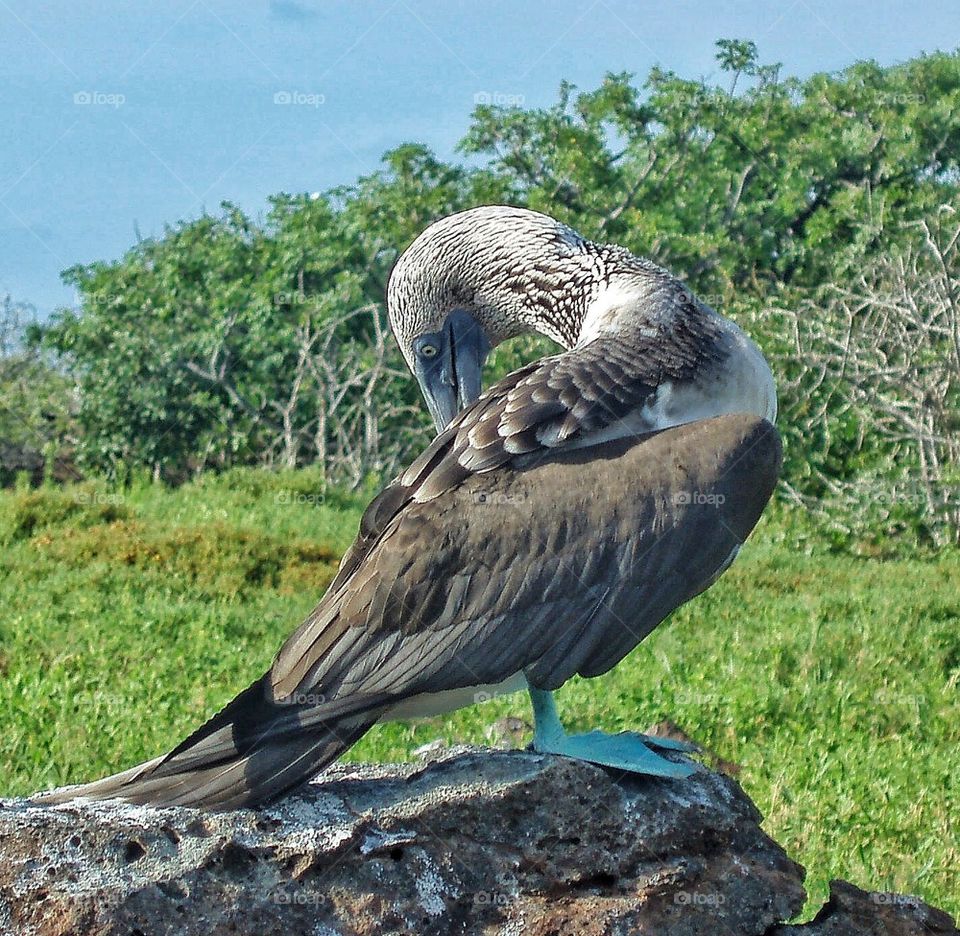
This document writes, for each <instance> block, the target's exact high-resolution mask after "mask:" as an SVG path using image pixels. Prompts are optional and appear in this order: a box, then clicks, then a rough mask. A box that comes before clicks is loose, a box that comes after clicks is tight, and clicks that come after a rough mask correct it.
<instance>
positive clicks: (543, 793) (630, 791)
mask: <svg viewBox="0 0 960 936" xmlns="http://www.w3.org/2000/svg"><path fill="white" fill-rule="evenodd" d="M760 819H761V817H760V814H759V813H758V811H757V809H756V807H755V806H754V805H753V803H752V802H751V801H750V800H749V799H748V798H747V797H746V795H745V794H744V793H743V791H742V790H741V789H740V787H739V786H738V785H737V783H736V782H735V781H734V780H732V779H730V778H729V777H726V776H724V775H722V774H718V773H713V772H711V771H709V770H706V769H705V768H704V769H701V770H699V771H698V772H697V773H696V774H695V775H694V776H693V777H691V778H689V779H688V780H684V781H680V782H677V781H670V780H657V779H654V778H640V777H632V776H622V777H621V776H618V775H617V773H616V772H610V773H608V772H606V771H604V770H602V769H600V768H597V767H594V766H592V765H589V764H584V763H581V762H576V761H571V760H567V759H565V758H557V757H549V756H543V755H538V754H532V753H526V752H522V751H480V750H476V749H465V748H458V749H454V750H451V751H447V752H444V753H443V754H441V755H440V756H439V757H438V758H436V759H435V760H432V761H431V762H429V763H427V764H425V765H417V764H384V765H373V764H363V765H349V764H347V765H340V766H337V767H334V768H332V769H330V770H328V771H327V772H326V773H325V774H324V776H323V778H322V780H320V781H317V782H314V783H312V784H310V785H308V786H307V787H305V788H304V790H303V791H302V792H300V793H298V794H296V795H293V796H290V797H288V798H286V799H285V800H283V801H281V802H280V803H278V804H277V805H275V806H273V807H271V808H268V809H264V810H261V811H252V810H240V811H237V812H232V813H212V814H205V813H201V812H197V811H194V810H188V809H153V808H146V807H140V806H129V805H126V804H122V803H74V804H68V805H64V806H47V807H41V806H37V805H35V804H33V803H30V802H29V801H25V800H4V801H0V931H2V932H3V933H11V934H16V936H20V934H24V936H26V934H33V936H53V934H63V936H66V934H76V936H86V934H90V933H95V934H97V936H107V934H121V933H122V934H124V936H130V934H137V933H139V934H149V936H153V934H175V933H176V934H187V936H190V934H204V936H207V934H227V933H230V934H241V936H242V934H256V936H267V934H273V933H283V934H288V936H299V934H315V936H334V934H358V936H359V934H391V933H417V934H446V933H470V934H472V933H477V934H502V936H511V934H517V936H519V934H525V933H529V934H534V936H537V934H543V936H546V934H558V936H561V934H567V933H571V934H572V933H578V934H579V933H582V934H584V936H590V934H598V936H599V934H607V933H611V934H614V933H622V934H656V936H687V934H690V936H692V934H703V936H713V934H738V936H739V934H744V936H747V934H770V936H773V934H776V936H790V934H792V933H796V934H797V936H820V934H824V936H825V934H840V933H848V932H849V933H874V932H876V933H881V932H882V933H888V932H889V933H895V934H899V933H901V932H902V933H913V932H919V930H912V929H893V928H892V927H893V926H899V925H901V921H903V923H902V925H904V926H906V925H916V922H915V921H919V920H921V919H923V918H924V917H923V914H926V915H927V916H926V917H925V918H926V919H928V920H929V921H931V922H930V923H929V925H930V926H939V927H940V928H939V929H936V928H934V929H931V930H929V931H927V932H933V933H936V934H940V933H955V932H957V931H956V930H955V929H952V928H950V927H952V923H951V922H950V921H949V918H948V917H946V916H945V915H944V914H940V913H939V912H938V911H933V910H930V908H927V907H925V906H923V905H919V906H917V907H912V906H906V905H903V906H901V905H898V904H897V903H896V902H895V901H893V900H890V901H888V902H886V903H884V902H882V901H878V900H876V899H874V898H875V897H876V895H873V897H871V895H865V894H863V892H861V891H857V890H856V888H852V887H851V886H850V885H840V884H838V885H837V886H836V888H835V891H834V897H833V898H831V902H830V904H828V905H827V907H826V908H824V911H823V913H822V914H821V916H823V914H826V916H824V917H823V919H821V917H818V918H817V920H815V921H814V922H812V923H810V924H807V925H806V927H803V926H800V927H789V926H787V927H784V926H779V925H778V924H780V922H781V921H783V920H787V919H790V918H791V917H793V916H795V915H796V914H797V913H798V912H799V910H800V909H801V908H802V906H803V902H804V891H803V886H802V883H803V873H804V872H803V869H802V868H801V867H800V866H799V865H797V864H796V863H795V862H793V861H791V860H790V859H789V858H788V857H787V856H786V854H785V853H784V852H783V850H782V849H781V848H780V847H779V846H778V845H777V844H776V843H775V842H774V841H772V840H771V839H770V838H769V837H768V836H767V835H765V834H764V832H763V831H762V830H761V829H760V825H759V823H760ZM831 908H832V909H831ZM828 910H829V913H828ZM871 912H872V913H873V917H872V918H871V916H870V913H871ZM846 916H850V917H851V918H852V919H855V920H856V921H857V922H856V923H855V925H860V921H863V923H864V925H869V924H870V921H871V919H873V920H874V922H875V924H876V925H877V926H880V925H881V923H879V922H876V921H883V922H882V925H883V926H888V925H889V927H891V928H889V929H873V930H871V929H869V928H867V929H864V928H860V929H846V930H845V929H843V928H842V925H844V924H843V922H842V921H843V919H844V918H845V917H846ZM908 920H913V921H914V923H913V924H908V922H906V921H908ZM837 921H840V922H839V923H838V922H837ZM890 921H893V922H890ZM837 925H839V926H841V928H836V927H837ZM818 926H819V927H820V928H819V929H817V928H816V927H818ZM831 926H833V927H834V928H832V929H831V928H829V927H831ZM811 927H812V928H811ZM824 927H827V928H824Z"/></svg>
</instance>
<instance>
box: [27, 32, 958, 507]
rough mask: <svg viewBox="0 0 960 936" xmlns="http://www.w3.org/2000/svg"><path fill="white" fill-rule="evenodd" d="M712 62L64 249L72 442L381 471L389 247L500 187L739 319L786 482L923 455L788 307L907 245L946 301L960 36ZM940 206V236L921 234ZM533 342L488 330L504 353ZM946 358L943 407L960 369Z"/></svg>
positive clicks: (145, 455)
mask: <svg viewBox="0 0 960 936" xmlns="http://www.w3.org/2000/svg"><path fill="white" fill-rule="evenodd" d="M717 60H718V63H719V66H720V69H721V81H720V82H719V83H708V82H704V81H700V80H691V79H689V78H683V77H681V76H679V75H677V74H675V73H674V72H671V71H668V70H664V69H661V68H654V69H652V70H651V71H650V73H649V74H648V75H647V77H646V79H645V80H643V81H642V82H637V81H636V80H635V79H634V77H633V76H631V75H629V74H610V75H608V76H607V77H606V78H605V79H604V81H603V82H602V84H601V85H600V87H598V88H595V89H593V90H587V91H581V90H579V89H577V88H575V87H574V86H572V85H570V84H567V83H564V84H563V85H561V87H560V90H559V94H558V96H557V100H556V102H555V103H554V104H553V105H551V106H549V107H545V108H523V107H516V106H494V105H488V104H482V105H479V106H477V107H476V108H475V110H474V113H473V117H472V123H471V126H470V128H469V130H468V132H467V134H466V136H465V137H464V139H463V140H462V141H461V143H460V151H461V153H462V155H463V157H464V161H463V163H462V164H452V163H447V162H444V161H442V160H439V159H438V158H437V157H436V156H435V155H434V154H433V153H431V152H430V150H429V149H428V148H426V147H425V146H422V145H420V144H416V143H406V144H403V145H401V146H398V147H397V148H395V149H393V150H391V151H390V152H388V153H387V154H386V155H385V156H384V158H383V164H382V166H381V168H380V169H379V170H378V171H376V172H374V173H372V174H370V175H368V176H365V177H362V178H360V179H358V180H357V181H356V182H355V183H354V184H352V185H349V186H344V187H341V188H338V189H335V190H332V191H329V192H325V193H322V194H320V195H319V196H308V195H291V194H279V195H277V196H275V197H273V198H271V199H270V204H269V209H268V210H267V211H266V213H265V214H264V215H263V216H262V217H259V218H251V217H250V216H248V215H247V214H245V213H244V212H243V211H241V210H240V209H239V208H238V207H237V206H235V205H231V204H224V205H223V206H222V208H221V210H220V211H219V212H218V213H217V214H214V215H204V216H202V217H200V218H197V219H193V220H187V221H182V222H180V223H178V224H176V225H173V226H171V227H169V228H168V229H167V230H166V231H165V232H164V233H163V235H162V236H160V237H157V238H155V239H149V240H144V241H141V242H140V243H138V244H136V245H134V246H133V247H131V248H130V250H129V251H128V252H127V253H126V254H125V255H124V256H123V257H122V258H121V259H120V260H118V261H116V262H111V263H106V262H100V263H93V264H89V265H82V266H76V267H73V268H71V269H70V270H68V271H66V273H65V274H64V275H65V278H66V280H67V282H69V283H71V284H73V285H74V286H75V287H76V289H77V291H78V293H79V295H80V297H81V306H80V308H79V309H77V310H63V311H62V312H60V313H58V314H57V315H56V317H55V318H54V320H53V321H52V322H51V323H49V324H48V325H47V326H46V327H44V328H41V329H35V330H34V331H33V333H32V339H33V341H34V343H35V344H40V345H42V346H43V347H44V348H46V349H49V350H51V351H54V352H55V353H56V354H57V355H59V356H60V360H61V361H62V362H63V364H64V366H65V367H66V368H67V369H68V370H69V373H70V375H71V377H72V379H73V380H74V381H75V382H76V386H77V388H78V394H77V401H78V402H77V412H76V421H77V424H78V426H79V436H78V441H77V455H78V458H79V460H80V462H81V464H82V465H85V466H87V467H88V468H89V469H91V470H96V471H109V472H114V473H117V472H122V471H125V470H129V469H130V467H131V466H135V467H145V468H148V469H150V470H151V471H153V472H154V473H155V474H156V475H158V476H162V477H166V478H170V479H176V478H178V477H183V476H185V474H187V473H189V472H195V471H198V470H201V469H203V468H206V467H222V466H227V465H232V464H265V465H271V464H284V465H298V464H305V463H310V462H316V461H320V462H322V463H323V464H324V466H325V467H326V468H327V469H328V470H329V471H330V472H331V473H333V474H338V473H342V474H344V475H345V476H346V477H347V478H349V480H351V481H354V482H357V481H359V480H360V478H361V477H362V476H363V475H364V474H366V473H370V472H373V473H378V474H380V475H383V474H388V473H390V472H392V471H394V470H395V469H396V468H397V467H398V465H399V464H400V463H401V462H402V461H403V460H404V459H406V458H408V457H409V456H410V455H411V454H412V452H413V451H414V450H415V449H416V448H417V447H418V446H420V445H422V444H423V442H424V441H425V439H426V438H427V433H428V430H427V426H428V422H427V419H426V417H425V415H424V414H422V413H421V412H420V408H419V407H418V401H417V398H416V394H415V388H414V387H413V384H412V382H411V381H409V380H407V379H405V377H404V376H403V372H402V365H401V364H400V362H399V359H398V358H397V356H396V353H395V351H394V350H393V348H392V347H391V345H390V342H386V343H385V344H384V343H383V341H382V338H383V328H384V324H383V323H384V315H383V297H384V289H385V285H386V280H387V276H388V274H389V270H390V268H391V266H392V264H393V262H394V260H395V258H396V257H397V255H398V253H399V252H400V251H402V250H403V248H404V247H405V246H406V245H407V244H408V243H409V242H410V241H411V240H412V239H413V238H414V237H415V236H416V235H417V234H418V233H419V232H420V231H421V230H422V229H423V228H424V227H425V226H426V225H427V224H429V223H430V222H431V221H432V220H434V219H436V218H438V217H440V216H442V215H445V214H448V213H450V212H453V211H456V210H459V209H462V208H466V207H470V206H472V205H477V204H489V203H497V202H509V203H512V204H517V205H525V206H528V207H531V208H535V209H538V210H541V211H544V212H546V213H548V214H551V215H554V216H556V217H558V218H560V219H561V220H563V221H565V222H566V223H568V224H570V225H571V226H573V227H575V228H576V229H578V230H579V231H580V232H581V233H582V234H584V235H585V236H587V237H589V238H591V239H595V240H603V241H612V242H616V243H620V244H623V245H624V246H626V247H628V248H629V249H631V250H632V251H634V252H636V253H638V254H642V255H645V256H649V257H651V258H653V259H654V260H656V261H657V262H659V263H661V264H663V265H665V266H667V267H669V268H670V269H671V270H673V271H674V272H675V273H677V274H678V275H680V276H681V277H683V278H684V279H685V280H686V281H687V282H688V283H689V284H690V286H691V288H693V290H694V291H695V292H697V293H698V294H699V295H700V296H701V297H703V298H704V299H705V300H706V301H707V302H708V303H709V304H711V305H713V306H714V307H716V308H718V309H719V310H721V311H723V312H724V313H726V314H729V315H731V316H733V317H734V318H737V319H738V320H740V321H741V323H742V324H744V325H745V326H746V327H747V328H748V329H749V330H750V331H751V332H752V333H753V334H754V335H755V336H756V337H757V338H758V340H759V341H760V343H761V345H762V346H763V347H764V349H765V351H767V353H768V354H770V355H771V357H772V358H774V360H775V361H777V362H778V367H779V369H780V372H781V373H782V376H783V378H784V379H783V395H784V398H783V401H782V412H783V419H782V429H783V431H784V433H785V435H786V439H787V446H788V462H787V472H786V478H787V484H788V488H789V490H791V491H792V492H793V493H794V495H795V496H797V497H804V496H822V495H823V494H824V492H825V491H826V490H827V489H828V488H829V485H830V483H831V481H832V479H838V480H839V481H840V482H842V481H843V480H844V479H845V478H847V477H848V476H849V475H850V473H851V470H852V466H856V468H857V470H860V469H862V468H863V467H864V465H865V464H867V465H872V466H873V468H876V467H877V466H878V465H880V464H881V463H883V462H884V459H887V460H890V459H897V460H899V463H901V464H906V463H908V462H909V463H911V464H916V463H917V460H918V459H922V458H923V457H925V456H924V455H923V452H922V445H921V444H920V443H919V442H918V441H917V440H914V442H913V443H911V441H910V439H909V438H907V437H906V436H909V433H907V434H906V436H905V437H904V438H900V439H899V440H891V439H888V438H883V439H872V438H870V437H869V436H868V434H867V433H865V432H863V431H862V424H863V423H864V420H867V419H868V418H869V417H870V407H871V406H872V405H873V402H872V400H873V397H871V396H870V395H869V394H868V395H867V396H866V397H864V396H863V395H861V396H860V397H857V398H856V399H855V400H854V398H853V396H852V395H850V394H847V398H849V399H850V401H851V402H850V403H849V405H846V406H844V407H839V408H838V407H835V406H834V405H833V402H831V401H835V400H837V399H840V398H841V397H843V394H839V396H838V393H837V388H838V387H839V386H840V385H841V384H842V382H843V380H844V379H847V378H846V377H845V372H844V371H843V369H842V368H840V370H839V371H838V370H837V369H836V368H833V369H831V370H829V374H830V377H829V379H824V380H821V381H820V382H819V383H818V382H817V381H816V380H815V379H813V378H814V376H815V375H816V374H817V373H819V371H820V370H823V368H821V367H820V365H819V364H818V363H817V360H814V358H817V356H818V355H820V354H821V353H826V352H825V350H824V349H825V348H827V346H830V347H833V346H832V345H831V342H835V341H841V342H842V340H843V339H842V335H841V334H840V333H837V334H834V333H833V332H831V331H830V329H829V328H828V329H827V332H829V335H828V336H826V337H825V336H824V335H821V336H820V338H821V339H822V341H821V343H820V345H816V343H815V342H814V343H813V344H811V343H810V342H807V343H806V344H804V341H802V340H800V338H799V337H798V331H797V319H796V315H794V317H793V319H790V320H788V319H789V317H787V318H785V317H784V315H782V314H779V313H782V312H783V311H784V310H790V311H792V312H793V313H796V311H797V310H800V309H803V310H805V314H806V315H808V316H813V317H814V318H816V317H817V316H818V314H822V315H823V316H825V317H827V318H829V317H830V316H834V318H835V319H836V322H838V323H839V322H841V319H842V320H843V321H845V319H843V316H842V315H841V314H840V312H839V311H837V308H836V307H835V306H833V307H832V306H830V304H829V302H828V294H830V291H831V290H836V289H848V288H852V287H853V285H854V284H855V283H856V282H858V281H859V280H860V279H861V278H862V277H864V276H866V277H867V280H869V283H870V284H872V285H871V286H870V288H872V289H874V291H875V292H876V290H878V289H879V290H881V292H882V289H881V284H882V282H883V281H884V280H883V278H884V276H886V277H887V278H888V280H889V277H890V276H893V275H894V274H893V272H892V270H891V269H888V266H889V264H890V263H891V262H892V261H893V259H894V258H896V257H901V256H910V257H912V258H913V261H915V262H914V276H915V277H916V278H918V280H917V282H918V283H919V285H918V286H917V291H918V294H920V293H922V292H923V289H924V288H926V287H925V286H923V283H927V286H930V283H933V280H931V279H930V277H933V278H934V279H935V280H936V283H937V284H939V285H935V286H930V288H934V289H935V290H936V289H940V290H941V291H942V290H944V289H945V290H946V291H947V295H946V297H945V299H944V302H945V305H944V315H945V316H947V318H949V316H950V315H953V316H954V317H955V316H956V312H957V295H956V287H957V277H956V275H955V273H956V267H955V259H956V250H955V247H956V241H955V240H954V243H953V245H952V246H951V245H950V244H949V236H950V231H949V230H947V228H949V225H948V224H946V225H945V223H944V214H945V213H947V214H949V213H950V212H956V210H957V209H958V208H960V190H958V189H960V166H958V161H960V54H957V53H953V54H946V53H938V54H934V55H928V56H922V57H919V58H916V59H914V60H911V61H909V62H906V63H905V64H902V65H897V66H894V67H888V68H884V67H881V66H879V65H877V64H876V63H873V62H858V63H856V64H854V65H851V66H850V67H849V68H847V69H845V70H844V71H842V72H839V73H832V74H827V73H821V74H815V75H813V76H811V77H809V78H806V79H799V78H794V77H785V76H783V75H782V74H781V69H780V67H779V66H778V65H774V64H762V63H761V62H760V59H759V57H758V53H757V49H756V47H755V46H754V44H753V43H751V42H746V41H742V40H721V41H720V42H718V43H717ZM947 220H949V218H948V219H947ZM922 223H926V224H927V228H926V231H927V234H924V233H923V231H922V230H921V228H920V227H919V225H921V224H922ZM931 224H933V225H934V226H935V227H936V229H937V230H938V231H943V232H945V233H944V237H945V238H946V240H944V241H942V242H940V243H939V248H938V249H939V252H938V251H937V250H933V251H927V253H926V254H925V253H924V245H925V244H928V243H930V238H929V236H928V235H929V233H930V230H931V227H930V225H931ZM938 264H940V265H941V266H942V265H943V264H947V267H946V268H945V269H944V270H940V269H939V267H938V266H937V265H938ZM884 265H887V266H884ZM871 271H872V272H871ZM884 271H886V272H884ZM925 276H926V277H927V279H926V280H925V279H924V277H925ZM938 277H939V279H938ZM941 280H942V282H941ZM920 281H922V282H920ZM928 281H929V282H928ZM866 282H867V281H866V280H864V283H866ZM865 288H866V287H865ZM951 290H953V292H951ZM938 294H939V293H938ZM951 297H952V298H951ZM875 298H876V297H875ZM951 302H952V303H953V305H952V306H951V305H950V303H951ZM818 310H821V311H820V313H818ZM844 314H845V313H844ZM837 316H840V317H839V318H837ZM833 320H834V319H831V321H833ZM851 321H852V322H853V324H854V325H855V324H856V316H854V317H853V319H852V320H851ZM944 322H945V324H944V328H945V329H946V331H945V332H944V333H943V336H942V340H941V339H939V338H936V339H931V343H930V344H929V347H926V348H925V350H924V352H923V353H924V354H928V355H932V356H933V357H934V358H938V359H941V360H947V356H946V355H947V349H948V347H949V345H950V342H951V341H955V340H956V338H955V337H954V338H951V337H950V336H949V331H950V328H951V327H953V326H951V325H950V324H949V322H948V321H947V320H946V319H945V320H944ZM838 327H839V326H838ZM848 331H849V329H848ZM854 331H856V329H855V328H854ZM938 334H940V333H939V332H938ZM958 334H960V332H958ZM824 342H826V344H824ZM874 344H876V342H874ZM535 346H536V343H535V342H531V341H527V342H526V343H524V342H522V341H521V342H520V344H519V346H517V347H512V348H506V349H503V350H502V351H501V352H499V353H498V354H497V355H496V359H495V361H494V369H495V370H499V371H503V370H504V369H505V368H507V367H510V366H514V365H515V364H516V363H518V362H519V360H521V359H522V358H523V356H524V355H525V354H529V353H535ZM941 352H942V353H941ZM878 353H881V354H883V353H884V348H883V342H882V341H881V342H880V345H879V351H878ZM918 353H919V352H918ZM818 359H819V358H818ZM775 369H776V368H775ZM818 369H819V370H818ZM364 371H366V372H370V373H374V374H375V376H376V380H374V381H367V380H364V379H360V378H358V377H357V373H358V372H364ZM938 373H939V372H938ZM943 375H944V376H942V379H944V380H946V381H947V384H948V386H947V387H946V390H945V395H944V399H945V400H946V401H947V402H946V404H945V405H952V406H953V407H954V409H956V403H957V399H956V394H957V379H958V371H957V370H952V371H951V370H950V369H949V367H948V368H947V370H946V371H944V372H943ZM838 382H839V383H838ZM894 405H897V404H896V403H894ZM921 405H922V404H921ZM811 414H813V415H815V416H816V420H819V422H817V421H816V420H813V416H812V415H811ZM812 420H813V421H812ZM944 431H946V430H945V429H944V427H943V426H940V427H939V428H937V429H936V432H935V433H934V434H939V435H940V436H941V437H942V433H943V432H944ZM953 431H955V429H954V430H953ZM931 432H933V430H931ZM358 453H359V454H358Z"/></svg>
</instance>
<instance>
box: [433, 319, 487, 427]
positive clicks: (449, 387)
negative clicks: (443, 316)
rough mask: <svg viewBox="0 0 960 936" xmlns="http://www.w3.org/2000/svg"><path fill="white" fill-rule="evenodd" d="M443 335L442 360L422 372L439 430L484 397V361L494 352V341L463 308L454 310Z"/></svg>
mask: <svg viewBox="0 0 960 936" xmlns="http://www.w3.org/2000/svg"><path fill="white" fill-rule="evenodd" d="M443 338H444V340H443V343H442V344H443V346H442V348H441V354H440V355H439V360H438V361H437V362H436V364H434V366H432V367H431V368H430V369H429V370H426V371H424V372H423V374H420V375H418V379H419V381H420V388H421V389H422V390H423V396H424V399H425V400H426V401H427V409H429V410H430V415H431V416H432V417H433V421H434V423H435V424H436V427H437V432H440V431H441V430H442V429H444V428H445V427H446V426H447V424H448V423H449V422H450V420H451V419H453V417H454V416H456V415H457V413H459V412H460V410H461V409H463V408H464V407H466V406H469V405H470V404H471V403H472V402H473V401H474V400H475V399H476V398H477V397H478V396H480V390H481V387H482V376H483V362H484V361H485V360H486V357H487V354H489V353H490V342H489V341H488V340H487V336H486V335H485V334H484V333H483V329H482V328H481V327H480V326H479V325H478V324H477V321H476V319H475V318H474V317H473V316H472V315H470V313H468V312H464V311H462V310H459V309H458V310H456V311H454V312H452V313H450V316H449V318H448V319H447V322H446V325H445V326H444V329H443Z"/></svg>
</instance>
